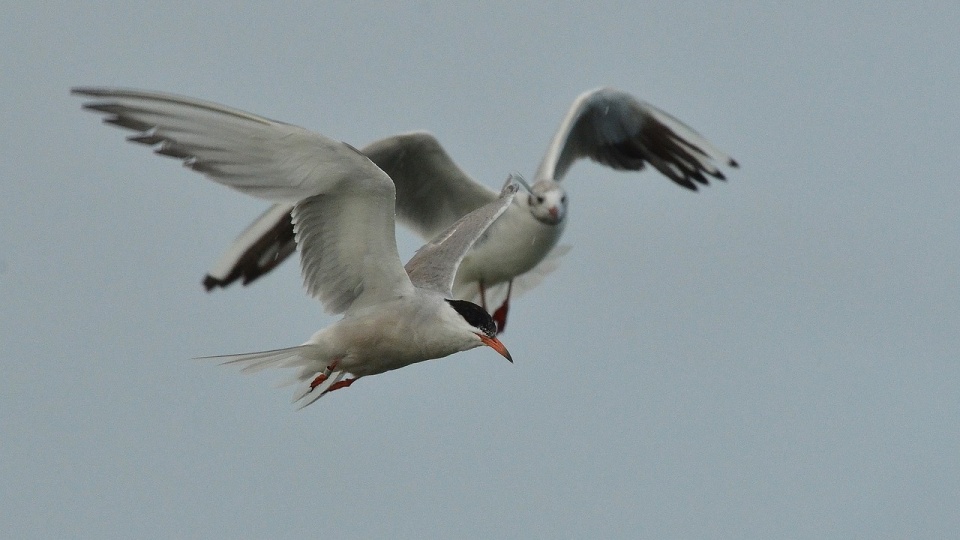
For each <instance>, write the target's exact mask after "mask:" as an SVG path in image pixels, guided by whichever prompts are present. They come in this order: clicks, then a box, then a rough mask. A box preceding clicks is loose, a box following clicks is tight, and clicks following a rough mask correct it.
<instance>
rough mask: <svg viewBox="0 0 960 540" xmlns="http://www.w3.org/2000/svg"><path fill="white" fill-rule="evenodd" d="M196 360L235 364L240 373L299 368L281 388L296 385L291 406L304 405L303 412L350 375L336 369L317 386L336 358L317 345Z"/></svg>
mask: <svg viewBox="0 0 960 540" xmlns="http://www.w3.org/2000/svg"><path fill="white" fill-rule="evenodd" d="M197 360H213V361H217V362H219V363H220V365H221V366H231V365H236V366H239V367H240V371H241V373H257V372H260V371H263V370H264V369H268V368H279V369H296V370H298V371H297V372H296V374H294V375H293V376H292V377H290V378H289V379H287V380H286V381H282V382H281V383H280V384H279V385H278V386H279V387H284V386H290V385H293V384H296V385H297V388H296V390H295V391H294V393H293V398H292V400H291V402H292V403H297V402H301V401H302V403H300V405H299V406H298V407H297V408H298V409H302V408H304V407H306V406H307V405H310V404H311V403H313V402H314V401H316V400H318V399H320V398H321V397H323V396H324V395H326V394H327V391H328V390H330V387H331V386H333V385H334V384H336V383H338V382H340V381H341V380H342V379H343V378H344V377H346V376H347V375H349V373H348V372H347V371H343V370H340V369H333V370H331V371H330V372H329V373H326V375H327V377H326V379H325V380H323V382H322V383H320V384H316V385H314V381H315V380H316V379H317V377H318V376H319V375H321V374H323V373H324V371H325V369H326V367H327V366H329V365H330V364H331V363H332V362H333V360H334V358H332V357H331V355H330V354H329V353H328V352H327V351H325V350H324V348H323V346H321V345H318V344H305V345H298V346H296V347H287V348H285V349H274V350H270V351H259V352H252V353H241V354H225V355H218V356H203V357H200V358H197Z"/></svg>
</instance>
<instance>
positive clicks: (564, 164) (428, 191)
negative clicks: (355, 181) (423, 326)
mask: <svg viewBox="0 0 960 540" xmlns="http://www.w3.org/2000/svg"><path fill="white" fill-rule="evenodd" d="M362 152H363V153H364V154H366V155H367V156H368V157H370V159H371V160H373V162H374V163H376V164H377V165H378V166H379V167H380V168H381V169H383V170H384V171H385V172H386V173H387V174H389V175H390V177H391V178H393V181H394V183H395V184H396V186H397V220H398V221H399V222H401V223H402V224H403V225H406V226H407V227H409V228H411V229H412V230H413V231H414V232H416V233H417V234H419V235H420V236H421V237H423V238H424V239H429V238H433V237H434V236H435V235H436V234H437V233H439V232H440V231H442V230H444V229H445V228H446V227H448V226H449V225H450V224H451V223H453V222H455V221H456V220H457V219H459V218H460V217H461V216H463V215H465V214H467V213H468V212H470V211H472V210H474V209H476V208H479V207H481V206H483V205H484V204H487V203H489V202H490V201H493V200H495V199H496V198H497V192H495V191H493V190H492V189H490V188H488V187H486V186H484V185H483V184H480V183H479V182H476V181H475V180H473V179H472V178H471V177H470V176H469V175H467V174H466V173H465V172H464V171H463V170H461V169H460V167H458V166H457V164H456V163H455V162H454V161H453V159H452V158H451V157H450V156H449V155H448V154H447V152H446V151H445V150H444V149H443V147H442V146H441V145H440V143H439V142H438V141H437V139H436V138H435V137H433V136H432V135H431V134H429V133H426V132H413V133H406V134H401V135H396V136H393V137H388V138H386V139H382V140H379V141H376V142H374V143H372V144H370V145H369V146H367V147H365V148H363V149H362ZM583 158H590V159H592V160H594V161H596V162H599V163H601V164H603V165H606V166H608V167H611V168H613V169H618V170H629V171H639V170H641V169H643V168H644V166H645V165H646V164H648V163H649V164H650V165H652V166H653V167H654V168H655V169H657V170H658V171H660V173H662V174H663V175H664V176H666V177H667V178H669V179H670V180H672V181H674V182H676V183H677V184H678V185H680V186H683V187H685V188H687V189H690V190H692V191H696V190H697V186H698V185H707V184H708V183H709V182H708V177H713V178H716V179H719V180H724V179H725V176H724V174H723V172H721V171H720V170H719V169H718V168H717V166H716V164H715V163H716V162H720V163H725V164H726V165H727V166H730V167H734V168H736V167H738V164H737V162H736V161H735V160H734V159H733V158H731V157H730V156H728V155H727V154H725V153H724V152H722V151H720V150H719V149H717V148H716V147H715V146H713V145H712V144H711V143H710V142H709V141H707V140H706V139H705V138H704V137H703V136H702V135H700V134H699V133H697V132H696V131H694V130H693V129H692V128H690V127H689V126H687V125H686V124H684V123H683V122H681V121H680V120H677V119H676V118H674V117H673V116H671V115H669V114H667V113H666V112H664V111H662V110H660V109H658V108H656V107H654V106H653V105H650V104H649V103H645V102H643V101H640V100H638V99H637V98H635V97H633V96H632V95H630V94H628V93H626V92H623V91H620V90H616V89H613V88H598V89H595V90H591V91H588V92H585V93H583V94H581V95H580V96H579V97H577V99H576V100H574V102H573V104H572V105H571V106H570V109H569V111H568V112H567V115H566V116H565V117H564V119H563V121H562V122H561V123H560V127H559V129H558V130H557V132H556V133H555V134H554V136H553V138H552V139H551V141H550V144H549V146H548V147H547V151H546V154H545V155H544V157H543V159H542V161H541V162H540V166H539V168H538V169H537V172H536V175H535V178H534V183H533V185H532V186H530V187H529V189H528V190H527V191H528V193H527V195H526V196H523V195H519V196H517V197H516V198H515V199H514V201H513V204H512V205H511V206H510V207H509V208H508V209H507V211H506V212H504V214H503V215H502V216H501V217H500V219H498V220H497V221H496V222H495V223H494V224H493V225H492V226H491V227H490V229H489V230H488V231H487V232H486V233H485V234H484V235H483V237H482V238H481V239H480V240H479V241H478V242H477V243H476V244H474V246H473V249H472V250H471V251H470V252H469V253H468V254H467V256H466V257H465V258H464V260H463V262H462V263H461V265H460V269H459V271H458V272H457V276H456V280H455V282H454V286H453V292H454V296H456V297H457V298H461V299H464V300H471V301H476V302H479V303H480V305H481V306H483V307H484V309H486V308H487V297H488V296H491V295H499V296H502V297H504V300H503V303H502V304H501V305H500V307H498V308H497V309H496V310H495V311H494V313H493V318H494V320H495V321H496V323H497V327H498V329H499V331H500V332H503V331H504V330H505V329H506V321H507V311H508V309H509V302H510V297H511V294H514V295H516V294H519V292H523V290H526V289H529V288H531V287H533V286H535V285H536V284H537V283H539V282H540V281H541V280H542V279H543V277H544V276H545V275H546V274H547V273H549V272H550V271H552V270H553V269H554V268H556V266H557V265H558V264H559V258H560V257H561V256H562V255H563V254H565V253H566V252H567V251H568V250H569V246H563V245H559V246H558V245H557V244H558V241H559V239H560V236H561V234H562V233H563V229H564V225H565V223H566V220H565V218H566V215H567V194H566V191H565V190H564V189H563V187H562V186H561V185H560V180H562V179H563V177H564V176H565V175H566V173H567V171H568V170H569V169H570V167H571V166H572V165H573V163H574V162H575V161H577V160H579V159H583ZM291 209H292V208H291V206H289V205H283V204H278V205H274V206H272V207H271V208H269V209H268V210H267V211H266V212H265V213H263V214H262V215H261V216H260V217H259V218H257V220H256V221H254V222H253V223H252V224H251V225H250V226H249V227H247V228H246V229H245V230H244V231H243V232H242V233H241V234H240V235H239V236H238V237H237V238H236V240H234V242H233V243H232V244H231V245H230V247H229V248H228V249H227V250H226V251H225V252H224V253H223V255H221V257H220V259H219V261H218V262H217V263H216V264H215V265H214V267H213V268H212V269H211V271H210V272H209V273H208V274H207V276H206V277H205V278H204V280H203V284H204V287H205V288H206V289H207V290H208V291H210V290H212V289H214V288H216V287H226V286H227V285H229V284H230V283H233V282H234V281H236V280H238V279H239V280H241V281H242V282H243V284H244V285H246V284H248V283H250V282H252V281H254V280H256V279H257V278H258V277H260V276H262V275H263V274H265V273H267V272H269V271H270V270H272V269H273V268H274V267H276V266H277V265H278V264H280V263H281V262H282V261H283V260H284V259H285V258H286V257H287V256H289V255H290V254H291V253H293V251H294V250H295V243H294V235H293V225H292V223H291V218H290V211H291ZM515 282H516V286H515ZM504 289H506V293H505V296H504V293H503V290H504ZM518 289H519V290H518Z"/></svg>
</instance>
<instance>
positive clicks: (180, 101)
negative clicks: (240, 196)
mask: <svg viewBox="0 0 960 540" xmlns="http://www.w3.org/2000/svg"><path fill="white" fill-rule="evenodd" d="M73 93H74V94H80V95H83V96H88V97H92V98H95V100H94V101H91V102H88V103H86V104H84V108H86V109H90V110H93V111H97V112H101V113H104V114H106V115H107V118H106V119H105V120H104V121H105V122H107V123H109V124H114V125H117V126H120V127H123V128H126V129H131V130H133V131H138V132H140V133H138V134H137V135H133V136H131V137H129V138H128V139H129V140H131V141H133V142H137V143H141V144H146V145H148V146H156V150H155V152H156V153H158V154H161V155H167V156H172V157H175V158H178V159H182V160H183V161H184V164H185V165H186V166H187V167H190V168H192V169H194V170H196V171H198V172H200V173H203V174H204V175H205V176H207V177H208V178H210V179H211V180H213V181H215V182H219V183H221V184H224V185H226V186H229V187H231V188H234V189H236V190H238V191H242V192H244V193H247V194H249V195H253V196H255V197H260V198H263V199H267V200H271V201H274V202H283V203H288V204H294V205H295V206H294V209H293V213H292V215H293V222H294V223H295V230H296V237H297V242H298V244H299V246H300V249H301V252H302V254H301V270H302V272H303V276H304V283H305V285H306V288H307V290H308V291H309V293H310V294H311V295H313V296H314V297H316V298H317V299H319V300H320V301H321V302H323V304H324V306H325V307H326V309H327V311H330V312H333V313H341V312H344V311H346V310H347V309H349V308H351V307H353V308H357V307H362V306H366V305H373V304H377V303H379V302H381V301H385V300H387V299H389V298H395V297H396V296H397V295H398V294H405V293H409V292H412V291H413V286H412V284H411V283H410V279H409V278H408V277H407V274H406V272H405V271H404V269H403V266H402V264H401V262H400V257H399V255H398V253H397V245H396V237H395V228H394V227H395V226H394V219H393V212H394V202H395V194H394V187H393V182H392V181H391V180H390V178H389V177H388V176H387V175H386V174H385V173H384V172H383V171H381V170H380V169H379V168H377V166H376V165H374V164H373V163H372V162H371V161H370V160H369V159H368V158H367V157H366V156H364V155H363V154H361V153H360V152H359V151H357V150H356V149H354V148H353V147H351V146H349V145H347V144H344V143H342V142H339V141H335V140H333V139H329V138H327V137H324V136H323V135H320V134H317V133H314V132H312V131H308V130H306V129H303V128H301V127H297V126H293V125H290V124H284V123H282V122H276V121H274V120H269V119H267V118H263V117H261V116H257V115H254V114H250V113H247V112H244V111H240V110H237V109H231V108H228V107H224V106H222V105H218V104H216V103H210V102H205V101H199V100H195V99H192V98H187V97H182V96H175V95H170V94H161V93H154V92H141V91H136V90H122V89H112V88H74V89H73Z"/></svg>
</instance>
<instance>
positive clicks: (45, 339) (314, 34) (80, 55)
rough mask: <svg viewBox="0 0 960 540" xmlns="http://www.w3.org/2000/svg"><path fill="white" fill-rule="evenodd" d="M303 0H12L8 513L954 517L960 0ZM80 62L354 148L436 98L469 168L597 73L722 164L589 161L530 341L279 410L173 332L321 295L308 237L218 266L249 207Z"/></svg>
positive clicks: (6, 173)
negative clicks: (154, 142) (253, 0)
mask: <svg viewBox="0 0 960 540" xmlns="http://www.w3.org/2000/svg"><path fill="white" fill-rule="evenodd" d="M322 4H325V3H323V2H317V3H302V4H299V5H295V6H294V5H291V6H277V5H274V4H266V3H265V4H262V5H261V4H254V5H249V6H247V7H243V8H236V7H234V6H235V4H234V3H232V2H224V3H220V4H209V5H207V6H206V7H202V8H201V7H196V6H195V4H194V3H178V2H162V3H156V2H154V3H143V4H140V5H135V4H134V3H125V2H116V3H101V4H99V5H98V4H95V3H75V4H74V3H70V4H65V5H61V6H59V7H51V5H50V4H42V3H36V2H34V3H27V2H9V3H8V5H6V6H4V7H3V13H4V16H3V17H0V47H2V50H3V51H4V52H3V54H2V55H0V73H2V76H0V96H2V97H0V118H2V121H3V123H2V127H0V148H3V151H2V159H0V194H2V196H0V345H2V348H0V350H2V351H3V352H2V357H3V373H4V376H3V377H0V501H2V504H0V508H2V509H3V510H2V519H0V537H4V538H53V537H74V538H79V537H87V538H94V537H95V538H131V537H138V538H210V537H227V536H232V537H238V538H268V537H269V538H293V537H303V536H305V535H309V536H317V537H320V536H322V537H326V538H351V537H365V538H371V537H419V536H427V537H472V538H495V537H502V538H529V537H534V538H536V537H541V538H564V537H571V538H573V537H580V538H584V537H593V538H618V537H619V538H638V537H645V538H826V537H835V538H840V537H842V538H850V537H860V538H904V537H911V538H942V537H947V536H951V535H953V534H956V531H957V530H958V529H960V459H958V456H960V362H958V360H960V359H958V351H960V337H958V329H960V292H958V286H960V250H958V247H960V212H958V200H960V182H958V180H957V178H956V176H957V170H958V169H960V157H958V156H960V153H958V148H960V145H958V142H960V141H958V139H960V136H958V134H960V103H958V100H957V91H956V89H957V87H958V85H960V78H958V74H960V56H958V54H957V51H958V50H960V39H958V35H957V31H956V29H957V28H958V27H960V7H957V6H956V5H955V4H954V3H949V2H943V3H934V2H919V3H917V2H915V3H909V4H902V5H900V4H897V5H895V4H893V3H885V4H884V5H883V6H882V7H875V8H870V7H864V5H863V4H862V3H852V2H851V3H839V4H838V3H837V2H804V3H802V6H794V7H783V6H777V7H774V5H773V4H772V3H760V2H756V3H748V2H739V3H727V4H724V5H719V3H712V2H709V3H697V2H672V3H669V5H665V4H655V5H647V6H642V5H638V4H634V3H613V2H611V3H602V2H601V3H596V2H589V3H577V4H571V5H567V6H566V7H557V6H555V5H553V4H552V3H549V4H547V3H544V4H530V3H527V4H523V5H522V6H517V5H515V3H514V2H496V3H486V4H485V7H483V8H476V7H473V6H472V5H469V4H454V3H450V4H448V3H433V2H426V1H423V2H414V3H390V4H389V7H388V6H386V5H370V6H367V7H357V6H349V7H348V6H347V4H346V3H344V4H342V5H341V4H337V5H333V6H323V5H322ZM75 85H118V86H129V87H134V88H143V89H150V90H161V91H168V92H176V93H181V94H186V95H189V96H194V97H199V98H203V99H209V100H213V101H217V102H220V103H224V104H227V105H231V106H235V107H239V108H242V109H246V110H249V111H252V112H256V113H259V114H263V115H265V116H269V117H271V118H275V119H278V120H283V121H287V122H292V123H296V124H299V125H302V126H305V127H308V128H310V129H313V130H316V131H319V132H321V133H323V134H325V135H328V136H331V137H335V138H339V139H342V140H345V141H347V142H350V143H351V144H354V145H363V144H366V143H368V142H370V141H372V140H374V139H377V138H379V137H383V136H387V135H391V134H394V133H397V132H401V131H409V130H414V129H427V130H430V131H431V132H433V133H434V134H436V135H437V137H438V138H439V139H440V141H441V142H442V143H443V144H444V145H445V147H446V148H447V150H448V151H449V153H450V154H451V155H452V156H453V157H454V159H456V160H457V162H458V163H459V164H460V165H461V166H462V167H463V168H464V169H465V170H466V171H468V172H469V173H471V174H472V175H473V176H474V177H475V178H477V179H478V180H480V181H483V182H484V183H486V184H487V185H489V186H491V187H499V186H500V184H501V183H502V182H503V180H504V178H506V175H507V174H508V173H510V172H512V171H519V172H521V173H523V174H525V175H528V176H529V175H531V174H532V173H533V171H534V169H535V168H536V165H537V163H538V161H539V159H540V157H541V155H542V153H543V151H544V149H545V148H546V145H547V142H548V140H549V138H550V136H551V135H552V134H553V131H554V130H555V129H556V127H557V125H558V124H559V122H560V120H561V118H562V116H563V115H564V114H565V112H566V109H567V107H568V106H569V105H570V103H571V102H572V101H573V99H574V98H575V97H576V96H577V95H578V94H579V93H581V92H582V91H584V90H587V89H589V88H594V87H597V86H600V85H612V86H616V87H618V88H621V89H623V90H627V91H629V92H632V93H634V94H635V95H637V96H638V97H640V98H641V99H644V100H646V101H649V102H651V103H654V104H656V105H657V106H658V107H660V108H662V109H664V110H666V111H668V112H670V113H672V114H674V115H675V116H677V117H678V118H680V119H682V120H683V121H685V122H687V123H688V124H690V125H691V126H693V127H694V128H695V129H697V130H698V131H699V132H700V133H702V134H704V135H705V136H706V137H708V138H709V139H710V140H712V141H713V142H714V143H716V144H717V146H719V147H720V148H722V149H724V150H725V151H727V152H729V153H730V154H732V155H733V156H734V157H736V158H737V159H738V160H739V161H740V163H741V166H742V168H741V169H740V170H738V171H733V172H732V174H730V175H729V177H730V181H729V182H728V183H726V184H724V183H719V184H717V185H714V186H712V187H709V188H706V189H704V190H702V192H701V193H698V194H693V193H690V192H688V191H686V190H683V189H680V188H678V187H676V186H675V185H673V184H672V183H671V182H669V181H668V180H666V179H664V178H663V177H661V176H659V175H658V174H656V173H654V172H651V171H645V172H643V173H640V174H628V173H617V172H614V171H610V170H607V169H604V168H602V167H600V166H598V165H595V164H591V163H580V164H578V165H576V166H575V167H574V168H573V169H572V170H571V173H570V174H569V175H568V176H567V180H565V184H566V186H567V188H568V190H569V193H570V201H571V202H570V222H569V224H568V226H567V230H566V233H565V236H564V239H563V242H564V243H569V244H572V245H573V249H572V251H571V252H570V253H569V254H568V255H566V257H565V260H564V264H563V265H562V266H561V267H560V268H559V269H558V270H557V271H556V272H555V273H554V274H553V275H551V276H550V277H549V278H548V279H547V280H546V281H545V282H544V283H543V284H542V285H541V286H540V287H539V288H537V289H535V290H533V291H531V292H530V293H528V294H526V295H525V296H522V297H520V298H519V299H517V300H516V301H515V302H514V303H513V305H512V310H511V315H510V328H509V330H508V332H507V333H506V334H505V335H504V336H502V337H503V341H504V343H505V344H506V345H507V347H509V349H510V351H511V353H512V354H513V356H514V358H515V360H516V364H514V365H510V364H508V363H507V362H505V361H503V359H502V358H500V357H499V356H497V355H496V354H495V353H494V352H492V351H490V350H486V349H484V350H479V349H478V350H474V351H470V352H468V353H463V354H459V355H456V356H453V357H450V358H447V359H443V360H440V361H434V362H426V363H422V364H419V365H415V366H411V367H409V368H404V369H402V370H399V371H396V372H392V373H387V374H385V375H381V376H377V377H368V378H365V379H363V380H362V381H360V382H359V383H357V384H356V385H354V386H353V387H351V388H350V389H348V390H344V391H341V392H337V393H335V394H333V395H331V396H328V397H326V398H324V399H323V400H321V401H320V402H318V403H316V404H315V405H313V406H311V407H309V408H307V409H305V410H303V411H300V412H296V411H295V410H294V407H293V406H292V405H290V403H289V397H290V392H289V390H288V389H282V390H278V389H275V388H273V387H272V386H273V384H274V382H276V381H277V380H279V379H280V378H282V376H283V374H261V375H258V376H255V377H248V376H244V375H241V374H238V373H236V372H234V371H232V370H229V369H224V368H219V367H216V366H211V365H207V364H205V363H202V362H197V361H192V360H190V358H192V357H195V356H203V355H211V354H223V353H234V352H247V351H255V350H262V349H269V348H274V347H281V346H288V345H292V344H295V343H299V342H302V341H303V340H305V339H306V338H307V337H308V336H309V335H310V334H311V333H312V332H313V331H315V330H316V329H318V328H321V327H322V326H325V325H327V324H329V323H330V322H331V321H332V320H333V319H332V318H331V317H329V316H327V315H325V314H323V312H322V310H321V306H320V305H319V304H318V303H317V302H315V301H313V300H311V299H309V298H307V297H306V296H305V295H304V294H303V292H302V287H301V282H300V277H299V275H298V269H297V268H296V265H294V264H287V265H284V267H283V268H281V269H280V270H279V271H277V272H275V273H274V274H273V275H271V276H269V277H268V278H265V279H263V280H262V282H260V283H258V284H257V285H256V286H254V287H251V288H248V289H230V290H227V291H225V292H218V293H216V294H210V295H207V294H204V293H203V292H202V289H201V286H200V278H201V277H202V275H203V273H204V272H205V271H206V270H207V268H208V267H209V266H210V264H212V263H213V262H214V261H215V260H216V257H217V256H218V255H219V253H220V250H221V249H222V248H223V247H224V246H225V245H226V244H227V243H228V242H229V241H230V240H231V239H232V238H233V237H234V236H235V235H236V234H237V233H238V232H239V231H240V230H241V229H242V227H243V226H244V225H246V224H247V222H248V221H249V220H251V219H252V218H254V217H255V216H256V215H257V214H258V213H259V212H260V211H261V210H262V209H263V208H264V207H265V205H264V204H263V203H261V202H259V201H256V200H253V199H249V198H246V197H244V196H242V195H239V194H236V193H234V192H231V191H229V190H227V189H225V188H223V187H221V186H217V185H215V184H213V183H212V182H209V181H207V180H204V179H203V178H202V177H200V176H199V175H196V174H195V173H192V172H191V171H188V170H186V169H184V168H182V167H180V166H179V165H178V164H177V162H176V161H174V160H170V159H161V158H158V157H155V156H153V155H151V154H150V153H149V152H148V151H146V150H145V149H144V148H142V147H136V146H135V145H131V144H129V143H126V142H124V140H123V136H124V135H125V134H124V133H123V132H121V131H120V130H116V129H112V128H108V127H104V126H102V125H100V124H99V119H98V118H97V117H96V116H94V115H91V114H89V113H85V112H81V110H80V102H81V100H79V99H77V98H76V97H72V96H70V95H69V94H68V91H69V88H70V87H71V86H75ZM399 241H400V248H401V252H402V253H403V254H404V255H406V256H409V255H410V254H412V252H413V250H414V249H415V248H416V247H417V246H418V245H419V241H418V240H417V239H416V238H415V237H413V236H412V235H411V234H409V233H406V232H402V233H401V235H400V237H399Z"/></svg>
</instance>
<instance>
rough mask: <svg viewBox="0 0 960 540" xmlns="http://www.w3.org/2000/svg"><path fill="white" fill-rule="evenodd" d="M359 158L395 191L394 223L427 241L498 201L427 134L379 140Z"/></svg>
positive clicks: (368, 147)
mask: <svg viewBox="0 0 960 540" xmlns="http://www.w3.org/2000/svg"><path fill="white" fill-rule="evenodd" d="M362 152H363V153H364V154H366V155H367V157H369V158H370V159H371V160H372V161H373V162H374V163H376V164H377V166H378V167H380V168H381V169H383V171H384V172H385V173H387V174H388V175H389V176H390V178H391V179H393V183H394V184H395V185H396V186H397V221H399V222H400V223H402V224H404V225H406V226H407V227H410V228H411V229H413V231H414V232H416V233H417V234H419V235H420V236H421V237H422V238H423V239H425V240H429V239H431V238H433V237H434V236H436V235H437V234H439V233H440V232H441V231H443V230H444V229H446V228H447V227H449V226H450V225H452V224H453V223H454V222H455V221H457V220H458V219H460V218H462V217H463V216H465V215H467V214H469V213H470V212H472V211H474V210H476V209H477V208H480V207H481V206H483V205H485V204H487V203H489V202H491V201H494V200H496V199H497V192H496V191H493V190H492V189H490V188H488V187H486V186H484V185H482V184H479V183H477V182H476V181H474V180H473V179H472V178H470V176H469V175H467V173H465V172H463V170H462V169H460V167H458V166H457V164H456V163H454V161H453V159H451V158H450V155H449V154H447V152H446V151H445V150H444V149H443V147H442V146H440V142H439V141H437V139H436V137H434V136H433V135H431V134H429V133H427V132H424V131H415V132H412V133H404V134H401V135H394V136H393V137H387V138H385V139H380V140H379V141H375V142H373V143H370V144H369V145H367V146H365V147H364V148H363V150H362Z"/></svg>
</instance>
